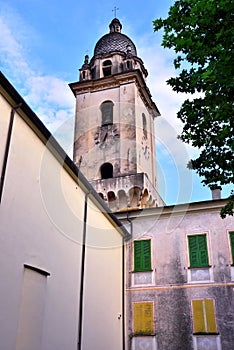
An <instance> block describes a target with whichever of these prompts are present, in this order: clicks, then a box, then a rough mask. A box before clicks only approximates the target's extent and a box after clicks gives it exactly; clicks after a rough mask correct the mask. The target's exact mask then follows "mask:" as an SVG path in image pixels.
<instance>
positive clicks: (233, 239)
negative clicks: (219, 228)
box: [229, 231, 234, 264]
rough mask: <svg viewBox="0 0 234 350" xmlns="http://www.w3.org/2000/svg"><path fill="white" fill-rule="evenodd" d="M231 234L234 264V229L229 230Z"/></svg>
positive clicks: (233, 261) (233, 260)
mask: <svg viewBox="0 0 234 350" xmlns="http://www.w3.org/2000/svg"><path fill="white" fill-rule="evenodd" d="M229 234H230V244H231V252H232V263H233V264H234V231H231V232H229Z"/></svg>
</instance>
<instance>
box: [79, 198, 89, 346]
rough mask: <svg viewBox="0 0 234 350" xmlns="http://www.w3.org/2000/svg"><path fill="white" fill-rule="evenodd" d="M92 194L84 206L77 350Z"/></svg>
mask: <svg viewBox="0 0 234 350" xmlns="http://www.w3.org/2000/svg"><path fill="white" fill-rule="evenodd" d="M90 193H91V192H88V193H86V194H85V204H84V221H83V238H82V255H81V274H80V303H79V315H78V339H77V350H81V342H82V326H83V299H84V270H85V253H86V229H87V202H88V196H89V194H90Z"/></svg>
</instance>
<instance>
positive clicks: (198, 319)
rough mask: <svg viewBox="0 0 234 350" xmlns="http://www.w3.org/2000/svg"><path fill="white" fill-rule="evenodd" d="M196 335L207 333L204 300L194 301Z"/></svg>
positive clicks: (194, 328)
mask: <svg viewBox="0 0 234 350" xmlns="http://www.w3.org/2000/svg"><path fill="white" fill-rule="evenodd" d="M192 306H193V330H194V333H204V332H205V322H204V311H203V300H192Z"/></svg>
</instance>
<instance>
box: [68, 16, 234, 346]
mask: <svg viewBox="0 0 234 350" xmlns="http://www.w3.org/2000/svg"><path fill="white" fill-rule="evenodd" d="M109 27H110V31H109V33H107V34H106V35H104V36H103V37H101V38H100V39H99V40H98V41H97V43H96V45H95V48H94V55H93V57H92V58H91V60H89V57H88V56H86V57H85V61H84V64H83V66H82V67H81V69H80V76H79V81H78V82H75V83H72V84H70V87H71V89H72V91H73V93H74V95H75V97H76V119H75V140H74V162H75V163H76V164H77V166H78V167H79V168H80V169H81V170H82V171H83V172H84V174H85V176H86V177H87V179H88V180H89V181H90V182H91V184H92V185H93V186H94V188H95V189H96V191H97V192H98V194H99V195H100V196H101V197H102V198H103V200H104V201H105V202H106V203H107V205H108V206H109V207H110V208H111V209H112V210H113V211H114V212H115V214H116V216H117V217H118V218H119V220H120V221H121V222H122V223H123V224H124V225H125V226H126V227H128V230H129V231H130V232H131V239H130V240H129V241H128V242H127V243H126V262H125V268H126V271H125V278H126V281H125V287H126V320H127V321H126V343H125V345H126V349H128V350H221V349H222V350H230V349H232V348H233V346H234V318H233V315H234V299H233V298H234V297H233V295H234V292H233V290H234V289H233V288H234V271H233V266H232V265H233V263H234V260H233V259H234V220H233V218H232V217H228V218H226V219H224V220H222V219H221V218H220V215H219V212H220V209H221V207H222V205H224V203H225V201H223V200H221V199H217V200H213V201H206V202H201V203H191V204H186V205H177V206H173V207H167V206H165V203H164V202H163V200H162V199H161V197H160V195H159V193H158V188H157V175H156V174H157V173H156V151H155V141H154V125H153V121H154V118H155V117H157V116H158V115H159V111H158V109H157V106H156V105H155V103H154V102H153V101H152V98H151V94H150V91H149V89H148V87H147V84H146V77H147V74H148V73H147V70H146V69H145V67H144V63H143V61H142V60H141V59H140V58H139V57H138V55H137V50H136V47H135V44H134V43H133V42H132V40H131V39H130V38H129V37H127V36H126V35H125V34H122V32H121V30H122V25H121V23H120V21H119V20H118V19H116V18H115V19H113V20H112V22H111V23H110V26H109Z"/></svg>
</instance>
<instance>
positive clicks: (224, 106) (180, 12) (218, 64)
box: [153, 0, 234, 217]
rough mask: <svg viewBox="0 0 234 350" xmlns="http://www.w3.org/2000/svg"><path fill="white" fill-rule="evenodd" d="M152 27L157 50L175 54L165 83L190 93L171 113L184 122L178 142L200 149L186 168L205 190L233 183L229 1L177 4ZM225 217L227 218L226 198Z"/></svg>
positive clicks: (233, 45)
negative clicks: (157, 34) (173, 73)
mask: <svg viewBox="0 0 234 350" xmlns="http://www.w3.org/2000/svg"><path fill="white" fill-rule="evenodd" d="M153 25H154V30H155V31H158V30H160V29H164V35H163V41H162V46H163V47H165V48H173V49H174V51H175V52H176V54H177V57H176V58H175V60H174V66H175V68H176V69H178V70H179V73H178V76H177V77H172V78H170V79H169V80H168V81H167V83H168V84H169V85H170V86H171V87H172V89H173V90H174V91H177V92H184V93H189V94H195V93H196V97H194V99H191V98H190V99H187V100H185V102H184V103H183V104H182V106H181V109H180V111H179V112H178V114H177V116H178V118H179V119H181V120H182V122H183V123H184V126H183V131H182V134H181V135H180V136H179V138H180V139H181V140H182V141H184V142H187V143H190V144H192V145H193V146H194V147H198V148H199V149H201V152H200V155H199V157H198V158H196V159H193V160H191V161H190V163H189V167H190V168H191V167H192V168H193V169H194V170H196V171H197V172H198V174H199V175H200V176H202V177H203V180H202V182H203V184H205V185H208V186H209V187H210V188H211V189H213V188H217V187H218V188H220V187H221V186H222V185H226V184H233V183H234V157H233V155H234V120H233V96H234V79H233V77H234V50H233V49H234V1H233V0H178V1H175V3H174V5H173V6H171V7H170V10H169V13H168V17H167V18H166V19H161V18H159V19H156V20H155V21H154V22H153ZM197 96H199V97H197ZM225 213H226V214H227V215H233V201H232V205H231V197H230V201H229V207H227V208H226V207H225V208H224V209H223V211H222V213H221V216H222V217H225Z"/></svg>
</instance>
